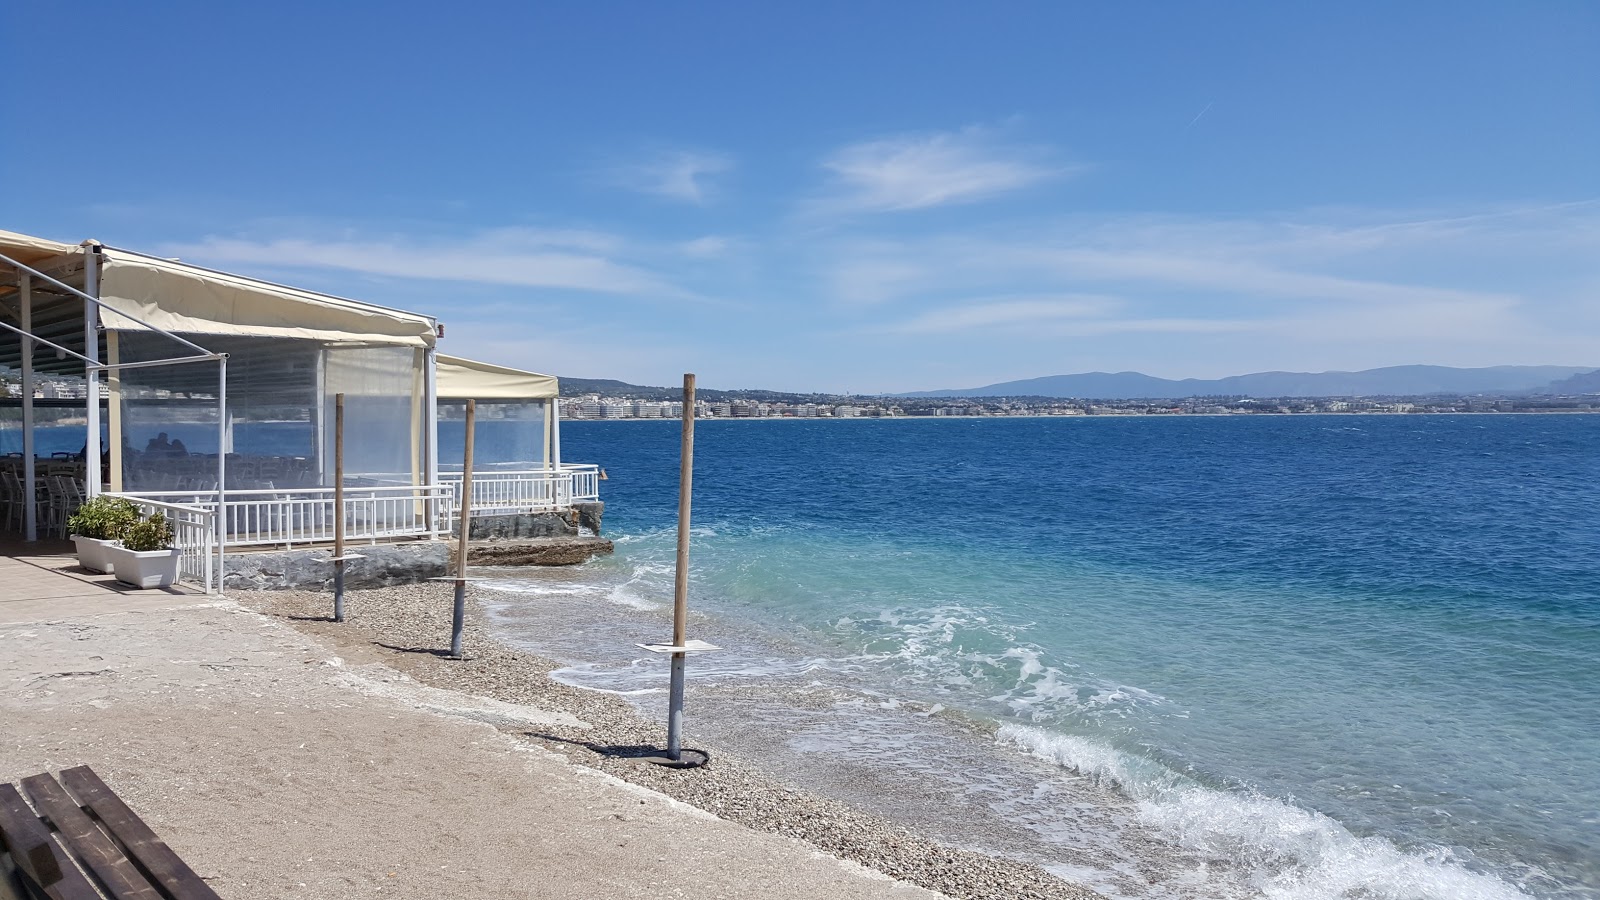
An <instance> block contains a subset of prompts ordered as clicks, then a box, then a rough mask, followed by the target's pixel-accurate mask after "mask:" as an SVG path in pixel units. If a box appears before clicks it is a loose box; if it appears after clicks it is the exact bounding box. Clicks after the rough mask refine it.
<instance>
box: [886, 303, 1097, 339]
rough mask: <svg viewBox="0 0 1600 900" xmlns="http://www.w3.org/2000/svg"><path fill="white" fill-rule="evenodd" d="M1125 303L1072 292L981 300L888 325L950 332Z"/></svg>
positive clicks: (1065, 316)
mask: <svg viewBox="0 0 1600 900" xmlns="http://www.w3.org/2000/svg"><path fill="white" fill-rule="evenodd" d="M1120 305H1121V304H1120V303H1119V302H1118V301H1117V300H1116V299H1115V298H1112V297H1101V296H1092V295H1083V294H1077V295H1069V296H1062V297H1036V298H1012V299H1002V300H992V301H987V302H985V301H979V302H974V303H963V304H959V305H956V306H948V307H944V308H942V309H935V310H930V311H928V312H925V313H922V314H920V315H918V316H915V317H913V318H911V319H908V320H906V321H904V322H896V323H893V324H891V325H888V326H885V327H884V329H883V330H884V331H888V332H893V333H898V334H941V333H943V334H948V333H954V332H964V331H970V330H973V329H983V328H1013V329H1014V328H1034V327H1037V326H1039V325H1043V324H1054V323H1059V322H1061V321H1063V320H1073V321H1082V320H1085V319H1090V318H1095V317H1103V316H1105V315H1107V314H1108V313H1110V312H1112V311H1113V310H1115V309H1116V308H1117V307H1119V306H1120Z"/></svg>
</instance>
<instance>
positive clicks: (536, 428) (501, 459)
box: [439, 400, 544, 472]
mask: <svg viewBox="0 0 1600 900" xmlns="http://www.w3.org/2000/svg"><path fill="white" fill-rule="evenodd" d="M466 418H467V401H465V400H443V401H440V403H439V470H440V471H441V472H460V471H461V463H462V454H463V453H464V451H465V449H466V433H467V429H466ZM474 434H475V440H474V441H473V444H472V467H473V468H474V469H477V470H488V469H506V470H516V469H537V468H539V467H541V466H543V465H544V401H542V400H515V401H509V400H507V401H502V400H491V401H485V400H479V401H478V406H477V425H476V427H475V428H474Z"/></svg>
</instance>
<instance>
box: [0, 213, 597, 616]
mask: <svg viewBox="0 0 1600 900" xmlns="http://www.w3.org/2000/svg"><path fill="white" fill-rule="evenodd" d="M441 333H442V329H441V328H440V326H439V324H438V322H437V321H436V320H435V319H434V318H433V317H431V316H426V315H421V314H417V313H411V312H405V311H402V310H396V309H390V308H386V307H383V306H378V305H375V304H371V303H364V302H360V301H356V300H350V299H346V298H341V297H334V296H330V295H327V294H321V293H317V292H314V291H307V290H302V289H299V288H294V287H290V286H286V285H280V284H274V283H271V282H266V281H261V280H258V279H253V278H246V277H243V276H239V275H233V274H229V273H226V272H219V271H215V270H211V269H206V268H202V267H199V266H195V265H191V264H189V263H185V262H181V261H178V260H172V259H163V258H160V257H155V256H150V255H147V254H143V253H138V252H134V251H130V250H123V249H120V248H115V247H109V246H104V245H102V244H100V243H99V242H96V241H84V242H83V243H81V244H65V243H59V242H55V241H49V240H44V239H40V238H34V237H30V236H27V235H22V234H15V233H12V232H5V231H0V367H3V368H0V375H3V376H4V380H5V381H6V382H7V384H6V385H5V391H4V393H3V394H0V441H3V443H0V453H3V455H0V506H3V510H0V513H3V518H4V521H3V523H0V524H3V525H4V526H5V527H6V528H7V529H8V530H11V531H15V532H20V533H22V534H23V535H24V537H25V539H27V540H34V539H37V538H39V537H45V536H57V537H64V536H65V533H66V530H65V521H66V518H67V517H68V516H70V514H71V512H72V511H73V510H75V509H76V506H77V505H78V504H80V503H81V502H82V501H83V500H84V499H87V498H88V497H92V496H94V495H96V494H99V493H108V494H114V495H120V496H125V497H128V498H130V499H133V500H134V501H135V502H137V503H138V504H139V505H140V506H141V507H142V508H144V509H145V510H146V511H147V512H153V511H156V510H159V511H161V512H163V513H164V514H166V516H167V518H168V519H169V520H170V521H171V522H172V523H173V525H174V528H175V530H176V533H177V535H176V543H177V544H178V545H179V546H180V547H181V548H182V549H183V551H184V553H183V573H184V577H185V578H188V579H193V580H195V581H198V582H201V583H203V584H204V585H205V586H206V587H207V589H208V590H215V589H217V588H218V587H220V585H221V581H222V576H223V574H224V573H225V572H226V558H227V554H228V552H229V551H230V549H234V548H242V549H272V548H291V549H292V548H296V547H309V546H315V545H321V544H326V543H329V542H331V541H332V540H333V534H334V523H335V522H336V517H342V519H343V524H344V527H345V536H346V540H347V541H350V542H366V543H376V542H385V541H415V540H422V539H435V540H437V539H440V538H442V537H447V536H448V535H449V533H450V531H451V530H452V528H453V523H454V522H455V521H456V519H457V517H458V515H459V510H460V503H461V498H460V496H459V495H460V475H459V471H456V472H455V473H452V471H451V470H452V465H451V461H449V460H443V459H441V451H442V449H443V450H448V449H449V446H448V445H449V443H451V442H452V439H453V440H454V443H456V444H457V445H459V432H460V424H459V423H458V422H456V421H455V418H454V410H455V409H456V407H457V405H458V404H464V403H465V401H466V400H467V399H474V400H477V401H479V402H480V408H481V409H486V410H489V411H490V412H489V415H490V417H491V420H492V421H493V422H494V423H495V424H494V427H495V429H496V431H497V437H498V445H497V446H500V447H502V448H503V449H504V452H503V453H502V454H501V456H503V457H504V461H505V462H504V463H503V464H500V465H488V466H486V467H485V468H486V469H487V471H485V472H484V473H483V475H482V476H481V477H480V478H475V479H474V488H473V496H472V500H471V502H472V510H473V511H474V513H475V514H477V513H500V514H505V513H537V512H551V511H562V510H565V509H568V508H570V507H571V506H572V505H573V504H574V503H579V502H586V501H595V500H598V489H599V484H598V477H597V476H598V469H597V468H596V467H595V466H589V465H570V464H564V463H563V461H562V459H561V451H560V431H559V429H560V412H559V402H560V401H559V398H558V387H559V386H558V384H557V382H556V379H555V378H553V377H550V376H547V375H540V374H537V373H532V372H523V371H520V370H516V369H509V368H505V367H502V366H494V365H490V364H487V363H480V362H475V361H472V360H466V359H460V358H456V357H449V356H444V355H441V354H440V353H439V352H438V350H437V343H438V341H439V337H440V335H441ZM340 394H343V395H344V397H345V401H344V403H345V408H344V416H345V433H346V438H345V446H344V459H343V472H344V485H343V487H344V491H343V497H342V509H335V497H334V494H335V491H334V485H333V480H334V471H335V460H334V458H333V455H334V426H333V422H334V403H335V398H336V397H337V396H338V395H340ZM452 429H454V431H452ZM441 435H443V436H444V438H445V444H444V445H443V446H442V445H441ZM454 468H455V469H457V470H459V463H457V465H456V466H454Z"/></svg>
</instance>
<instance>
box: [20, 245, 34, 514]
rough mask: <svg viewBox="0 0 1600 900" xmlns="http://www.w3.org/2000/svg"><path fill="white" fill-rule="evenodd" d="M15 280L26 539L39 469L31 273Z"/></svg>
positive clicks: (21, 499) (22, 501)
mask: <svg viewBox="0 0 1600 900" xmlns="http://www.w3.org/2000/svg"><path fill="white" fill-rule="evenodd" d="M17 284H18V286H19V288H20V289H21V301H22V496H21V497H19V498H17V502H19V503H21V504H22V537H23V540H26V541H30V542H32V541H37V540H38V539H39V504H38V503H37V502H36V501H35V500H34V498H35V497H37V496H38V491H39V483H38V478H39V473H38V471H37V470H36V468H35V465H34V453H35V447H34V444H33V440H34V435H33V336H32V335H33V276H32V275H29V274H28V273H26V272H20V273H18V277H17Z"/></svg>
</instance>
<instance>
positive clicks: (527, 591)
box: [498, 416, 1600, 898]
mask: <svg viewBox="0 0 1600 900" xmlns="http://www.w3.org/2000/svg"><path fill="white" fill-rule="evenodd" d="M677 435H678V431H677V425H676V423H672V422H663V423H626V424H623V423H568V424H567V425H566V426H565V429H564V433H563V442H564V445H565V448H566V455H567V457H568V458H570V459H573V460H581V461H585V462H596V463H599V464H600V465H602V466H604V467H605V468H606V469H607V471H608V473H609V475H610V479H609V480H608V481H607V482H606V483H605V485H604V496H605V499H606V501H607V503H608V510H607V530H608V532H609V533H610V534H611V536H613V537H615V538H616V539H617V540H618V548H617V554H616V556H615V557H613V558H611V559H608V560H601V561H596V562H594V563H591V564H590V565H588V566H585V567H582V568H580V569H578V570H573V571H565V572H533V573H528V572H515V571H506V572H503V573H501V576H500V581H499V582H498V586H499V587H500V588H501V589H502V591H503V593H502V595H501V596H503V597H504V598H506V599H505V602H504V603H503V604H500V605H499V607H498V613H499V616H500V621H501V623H502V627H503V628H504V629H505V630H506V632H507V633H508V634H510V635H511V636H513V637H514V638H516V639H518V640H521V641H523V642H524V643H527V644H529V645H530V646H535V647H537V648H538V649H540V650H542V651H544V652H547V653H551V654H553V655H556V656H557V657H559V658H563V659H566V660H568V661H570V662H571V663H572V665H571V666H570V667H569V669H567V670H566V671H565V672H564V673H563V676H564V677H567V678H569V679H570V680H572V681H574V682H575V683H581V684H588V685H590V686H596V687H602V688H607V689H612V690H618V691H622V692H625V693H628V694H630V695H631V696H635V697H637V698H638V699H639V700H640V702H641V703H643V704H645V705H646V706H647V707H648V708H651V709H654V707H656V706H659V705H660V703H661V700H660V697H659V695H658V694H657V693H655V692H658V691H659V690H660V689H661V688H662V686H663V683H664V677H665V675H664V673H665V666H664V664H662V663H661V662H660V661H658V660H654V659H645V658H643V657H645V656H646V654H642V653H639V652H638V651H637V650H634V649H633V648H632V644H633V643H634V642H635V641H647V640H655V639H658V638H660V637H662V636H663V634H662V633H661V632H662V631H663V630H664V627H665V626H664V622H665V616H666V614H667V613H666V609H667V607H668V606H669V605H670V598H671V577H672V575H671V572H672V570H671V564H672V553H673V540H674V532H673V530H672V522H673V515H674V513H675V502H676V497H675V490H676V477H677V463H676V458H677V457H676V454H677ZM695 486H696V494H695V517H694V521H695V523H696V534H695V539H694V549H693V566H692V571H693V582H692V589H691V597H692V603H693V605H694V607H695V609H696V611H697V613H698V614H699V618H697V620H696V622H695V626H694V629H695V630H694V634H695V636H698V637H702V638H704V639H707V640H710V641H712V642H713V643H719V644H724V645H726V646H727V647H728V648H729V649H728V650H726V651H724V652H723V653H722V654H718V655H715V656H707V657H697V658H696V659H695V660H693V661H691V666H690V671H691V689H690V704H691V705H690V723H691V725H690V729H691V733H692V734H693V733H699V734H702V735H706V736H707V737H715V738H717V739H718V740H719V741H727V742H731V743H732V744H733V745H734V746H736V747H738V748H739V749H740V750H741V752H744V753H747V754H756V755H759V756H763V757H766V758H768V759H769V760H770V762H771V764H772V765H773V766H775V767H776V768H779V769H783V770H784V771H786V772H787V773H788V774H790V775H793V776H795V777H797V778H800V779H801V780H806V781H809V782H813V786H814V787H817V788H818V789H820V790H822V791H823V792H829V791H833V792H836V793H839V794H840V795H841V796H849V797H851V798H852V799H856V800H861V799H862V798H863V797H865V798H866V803H865V805H868V806H870V807H873V808H875V809H878V810H880V811H882V812H884V813H885V814H890V815H895V816H899V817H902V818H906V819H908V820H910V821H912V822H915V823H918V824H924V825H927V826H928V827H930V828H933V829H934V830H936V831H937V832H938V833H939V834H940V835H941V836H943V837H946V838H947V839H950V840H954V841H956V842H958V843H964V844H966V845H969V846H976V847H984V848H986V849H990V850H992V851H995V852H1002V853H1006V854H1008V855H1013V856H1017V857H1019V858H1025V859H1029V860H1032V861H1035V862H1038V863H1040V864H1042V865H1045V866H1047V867H1050V868H1052V869H1053V870H1055V871H1058V872H1061V873H1062V874H1064V875H1067V876H1069V877H1075V878H1078V879H1080V880H1085V881H1088V882H1090V883H1091V884H1094V885H1095V886H1096V887H1097V888H1099V889H1100V890H1102V891H1104V892H1106V893H1108V894H1113V895H1117V896H1152V897H1154V896H1193V897H1211V896H1273V897H1394V898H1412V897H1417V898H1422V897H1428V898H1432V897H1438V898H1447V897H1448V898H1460V897H1485V898H1489V897H1516V896H1534V897H1563V898H1565V897H1600V694H1597V688H1600V565H1597V564H1600V518H1597V511H1600V416H1524V417H1510V416H1503V417H1493V416H1452V417H1432V416H1430V417H1356V416H1350V417H1331V416H1319V417H1260V418H1247V419H1245V418H1173V419H1154V418H1138V419H1126V418H1117V419H1110V418H1097V419H1079V420H1073V419H973V420H901V421H871V422H793V421H782V422H731V423H721V422H702V423H699V427H698V431H697V465H696V482H695ZM817 690H824V691H826V692H828V693H827V694H826V696H827V697H829V698H831V699H830V700H829V701H828V702H827V703H826V704H821V705H820V706H819V704H818V703H817V702H816V700H815V697H814V696H811V695H810V694H807V693H806V692H808V691H809V692H812V693H813V694H814V692H815V691H817ZM802 695H804V696H802ZM806 697H811V699H806ZM974 722H975V723H977V725H978V727H977V728H976V729H973V728H970V727H960V726H963V723H968V724H970V723H974ZM695 729H698V732H696V731H695ZM962 735H967V737H962ZM820 760H826V764H825V765H824V764H822V763H821V762H820ZM941 761H942V762H941ZM841 772H845V773H847V774H840V773H841ZM908 777H909V778H910V779H911V780H910V781H909V782H908V781H906V779H907V778H908ZM875 792H876V793H875ZM918 794H922V795H925V796H926V797H927V798H929V799H928V802H929V803H930V804H935V805H936V806H937V808H923V809H919V807H918V803H917V802H916V801H915V800H914V799H913V797H914V796H915V795H918ZM933 798H937V800H934V799H933ZM963 823H965V825H966V826H968V827H966V830H964V825H963ZM1091 825H1092V827H1090V826H1091Z"/></svg>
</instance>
